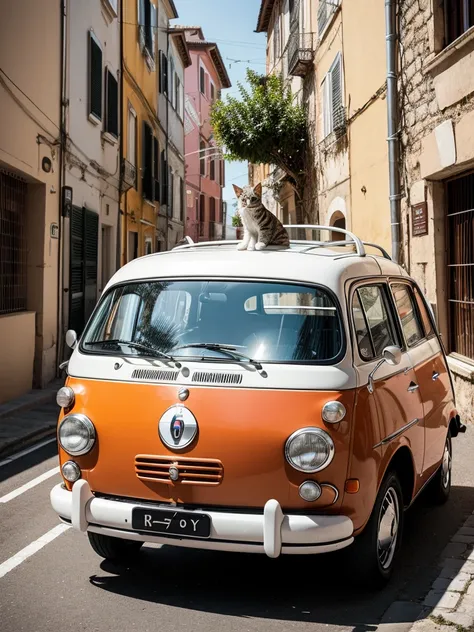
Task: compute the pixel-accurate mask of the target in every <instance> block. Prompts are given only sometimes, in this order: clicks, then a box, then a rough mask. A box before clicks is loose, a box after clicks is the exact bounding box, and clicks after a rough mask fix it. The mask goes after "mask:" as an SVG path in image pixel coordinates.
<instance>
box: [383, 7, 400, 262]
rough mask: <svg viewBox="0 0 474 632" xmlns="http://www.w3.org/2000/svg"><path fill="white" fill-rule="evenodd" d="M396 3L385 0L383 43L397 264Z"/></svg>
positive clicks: (391, 220)
mask: <svg viewBox="0 0 474 632" xmlns="http://www.w3.org/2000/svg"><path fill="white" fill-rule="evenodd" d="M396 17H397V0H385V40H386V49H387V119H388V139H387V140H388V168H389V187H390V195H389V200H390V225H391V235H392V259H393V260H394V261H395V262H396V263H399V262H400V198H401V195H400V163H399V146H398V144H399V129H398V126H399V118H398V89H397V56H396V55H397V30H396Z"/></svg>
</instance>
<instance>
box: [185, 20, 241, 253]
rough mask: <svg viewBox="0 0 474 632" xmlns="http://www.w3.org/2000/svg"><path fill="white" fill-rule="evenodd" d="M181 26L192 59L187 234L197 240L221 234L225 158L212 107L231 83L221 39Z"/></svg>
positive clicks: (187, 115)
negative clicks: (216, 138) (215, 135)
mask: <svg viewBox="0 0 474 632" xmlns="http://www.w3.org/2000/svg"><path fill="white" fill-rule="evenodd" d="M177 28H178V29H179V30H181V31H183V32H184V33H185V36H186V42H187V45H188V48H189V52H190V54H191V61H192V64H191V66H189V67H188V68H187V69H186V72H185V92H186V99H185V121H184V129H185V161H186V234H187V235H189V236H190V237H191V238H192V239H193V240H194V241H207V240H213V239H221V238H222V235H223V197H222V192H223V188H224V186H225V163H224V161H223V159H222V156H221V154H220V152H219V151H218V150H217V147H216V143H215V141H214V139H213V133H212V127H211V123H210V112H211V107H212V104H213V103H214V101H215V100H216V99H217V98H219V95H220V93H221V90H222V89H224V88H230V87H231V82H230V79H229V76H228V74H227V70H226V68H225V65H224V62H223V60H222V57H221V54H220V52H219V48H218V46H217V44H216V43H214V42H208V41H207V40H205V38H204V35H203V32H202V30H201V28H200V27H198V26H190V27H188V26H186V27H177Z"/></svg>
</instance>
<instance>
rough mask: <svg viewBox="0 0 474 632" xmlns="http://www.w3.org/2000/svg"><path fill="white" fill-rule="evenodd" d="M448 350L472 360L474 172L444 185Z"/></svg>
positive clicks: (473, 336) (473, 323)
mask: <svg viewBox="0 0 474 632" xmlns="http://www.w3.org/2000/svg"><path fill="white" fill-rule="evenodd" d="M447 203H448V218H447V219H448V247H447V257H448V304H449V332H450V336H451V338H450V341H449V346H450V351H451V352H454V353H458V354H460V355H462V356H465V357H466V358H469V359H470V360H474V173H471V174H469V175H467V176H463V177H460V178H456V179H455V180H452V181H450V182H448V184H447Z"/></svg>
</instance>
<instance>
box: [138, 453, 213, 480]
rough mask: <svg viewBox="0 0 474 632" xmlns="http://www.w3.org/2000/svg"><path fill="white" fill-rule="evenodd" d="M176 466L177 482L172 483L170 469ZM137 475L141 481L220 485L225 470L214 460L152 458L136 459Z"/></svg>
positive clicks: (140, 457)
mask: <svg viewBox="0 0 474 632" xmlns="http://www.w3.org/2000/svg"><path fill="white" fill-rule="evenodd" d="M171 466H174V467H175V468H176V469H177V470H178V472H179V478H178V480H177V481H172V480H171V479H170V475H169V469H170V467H171ZM135 473H136V475H137V477H138V478H139V479H140V480H144V481H155V482H157V483H166V484H168V485H169V484H182V485H220V484H221V482H222V479H223V476H224V468H223V466H222V463H221V462H220V461H217V460H214V459H192V458H187V457H179V458H175V457H167V456H150V455H144V454H139V455H137V456H136V457H135Z"/></svg>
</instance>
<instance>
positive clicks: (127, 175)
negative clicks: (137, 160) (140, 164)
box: [122, 158, 137, 193]
mask: <svg viewBox="0 0 474 632" xmlns="http://www.w3.org/2000/svg"><path fill="white" fill-rule="evenodd" d="M136 186H137V168H136V167H135V166H134V165H132V163H131V162H129V161H128V160H127V159H126V158H124V159H123V162H122V191H123V192H124V193H126V192H127V191H128V190H129V189H135V188H136Z"/></svg>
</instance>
